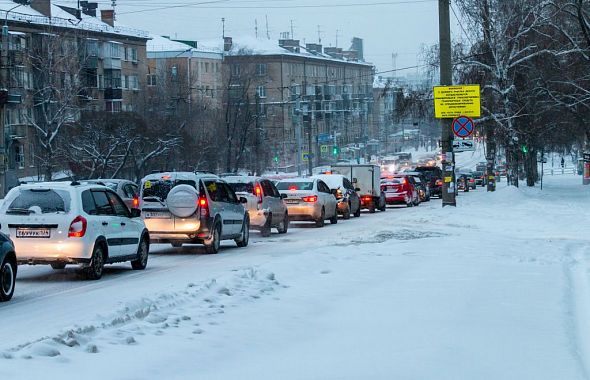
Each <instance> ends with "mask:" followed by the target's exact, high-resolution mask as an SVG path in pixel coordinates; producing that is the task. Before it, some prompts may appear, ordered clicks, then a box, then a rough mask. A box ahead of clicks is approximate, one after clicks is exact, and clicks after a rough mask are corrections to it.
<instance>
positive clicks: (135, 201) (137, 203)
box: [131, 196, 139, 208]
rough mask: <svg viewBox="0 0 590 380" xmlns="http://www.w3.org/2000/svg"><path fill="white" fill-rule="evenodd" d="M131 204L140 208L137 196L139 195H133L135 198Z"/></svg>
mask: <svg viewBox="0 0 590 380" xmlns="http://www.w3.org/2000/svg"><path fill="white" fill-rule="evenodd" d="M131 205H132V206H133V208H139V197H137V196H135V197H133V200H132V201H131Z"/></svg>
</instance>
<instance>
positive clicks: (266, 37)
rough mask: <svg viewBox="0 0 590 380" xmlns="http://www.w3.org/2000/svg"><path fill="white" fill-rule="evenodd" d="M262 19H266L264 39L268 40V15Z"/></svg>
mask: <svg viewBox="0 0 590 380" xmlns="http://www.w3.org/2000/svg"><path fill="white" fill-rule="evenodd" d="M264 18H265V19H266V39H267V40H270V32H269V31H268V15H264Z"/></svg>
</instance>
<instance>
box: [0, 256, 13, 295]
mask: <svg viewBox="0 0 590 380" xmlns="http://www.w3.org/2000/svg"><path fill="white" fill-rule="evenodd" d="M15 284H16V263H15V262H14V261H12V260H10V259H9V258H8V257H7V258H5V259H4V261H3V262H2V266H0V302H6V301H10V299H11V298H12V295H13V294H14V287H15Z"/></svg>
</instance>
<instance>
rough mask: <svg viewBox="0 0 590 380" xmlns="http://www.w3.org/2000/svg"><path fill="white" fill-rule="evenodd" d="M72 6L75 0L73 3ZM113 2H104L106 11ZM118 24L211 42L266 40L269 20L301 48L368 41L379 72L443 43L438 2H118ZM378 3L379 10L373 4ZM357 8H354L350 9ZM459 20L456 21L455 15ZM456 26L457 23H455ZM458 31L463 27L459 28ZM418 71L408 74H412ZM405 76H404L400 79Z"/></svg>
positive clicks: (410, 62)
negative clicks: (241, 37) (310, 44)
mask: <svg viewBox="0 0 590 380" xmlns="http://www.w3.org/2000/svg"><path fill="white" fill-rule="evenodd" d="M70 1H71V0H70ZM111 1H112V0H99V3H100V4H101V7H102V8H105V7H106V5H107V4H110V2H111ZM116 3H117V6H116V11H117V14H118V16H117V17H118V18H117V20H118V22H119V23H121V24H125V25H127V26H132V27H136V28H140V29H144V30H148V31H150V32H152V33H155V34H161V35H170V36H176V37H178V38H182V39H191V40H197V41H198V40H211V39H213V38H216V37H221V35H222V23H221V18H222V17H224V18H225V20H226V21H225V25H226V27H225V28H226V35H228V36H238V35H244V34H248V35H252V36H253V35H254V34H255V24H256V20H257V22H258V36H259V38H266V18H268V28H269V33H270V37H271V39H275V40H276V39H278V38H279V36H280V33H281V32H289V31H290V30H291V20H292V21H293V26H294V34H295V38H296V39H300V40H301V41H302V43H303V42H304V41H305V42H317V41H318V25H319V28H320V30H321V33H320V35H321V39H322V44H323V45H324V46H335V45H336V38H337V37H336V36H337V35H338V46H339V47H343V48H345V49H347V48H349V47H350V40H351V38H352V37H355V36H358V37H361V38H363V39H364V42H365V59H366V60H367V61H369V62H372V63H374V64H375V65H376V66H377V70H378V71H386V70H391V69H392V68H393V59H392V54H393V53H396V54H397V60H396V66H397V68H398V69H400V68H403V67H408V66H414V65H416V64H417V60H418V58H417V55H418V54H419V52H420V50H421V46H422V45H423V44H426V45H431V44H434V43H436V42H437V40H438V2H437V0H390V1H387V0H266V1H260V0H192V1H191V0H168V1H166V0H116ZM374 4H378V5H374ZM348 5H352V6H348ZM452 17H454V16H452ZM452 23H453V24H456V19H453V20H452ZM454 29H458V28H454ZM411 71H413V70H410V71H407V72H411ZM402 73H406V71H404V72H400V74H402Z"/></svg>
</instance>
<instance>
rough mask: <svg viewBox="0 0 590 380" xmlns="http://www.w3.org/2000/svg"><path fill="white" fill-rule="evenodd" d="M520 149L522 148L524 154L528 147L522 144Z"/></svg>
mask: <svg viewBox="0 0 590 380" xmlns="http://www.w3.org/2000/svg"><path fill="white" fill-rule="evenodd" d="M521 149H522V153H524V154H527V153H528V152H529V147H528V146H526V145H523V146H522V147H521Z"/></svg>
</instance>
